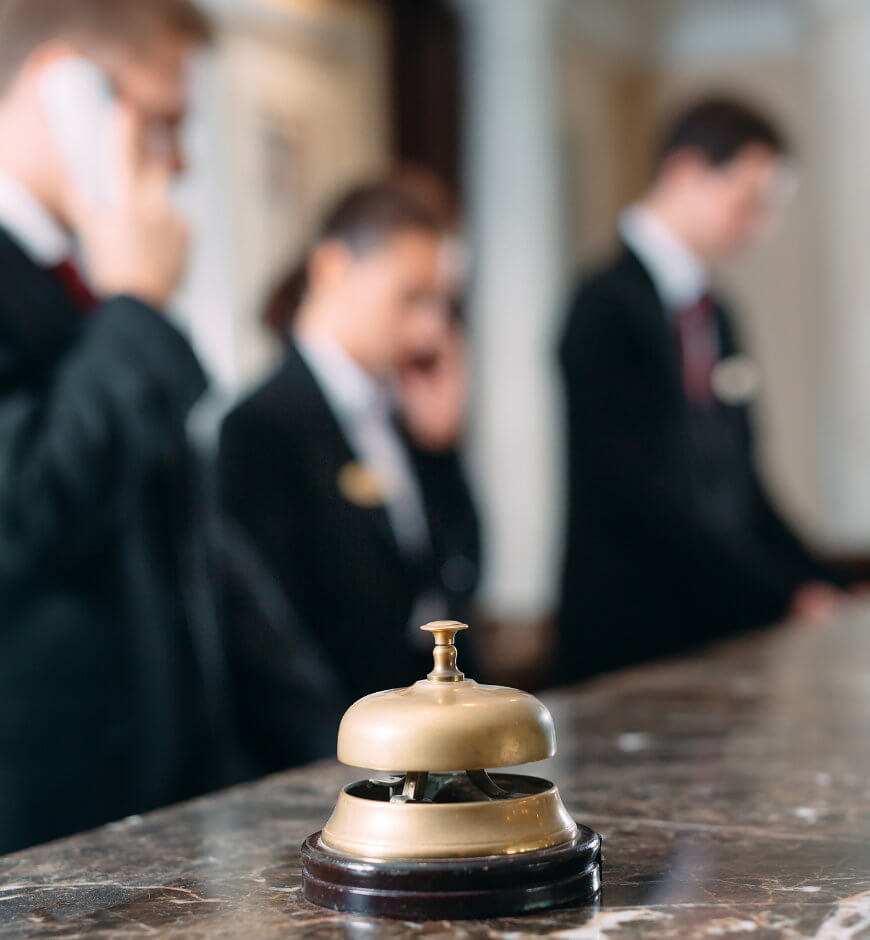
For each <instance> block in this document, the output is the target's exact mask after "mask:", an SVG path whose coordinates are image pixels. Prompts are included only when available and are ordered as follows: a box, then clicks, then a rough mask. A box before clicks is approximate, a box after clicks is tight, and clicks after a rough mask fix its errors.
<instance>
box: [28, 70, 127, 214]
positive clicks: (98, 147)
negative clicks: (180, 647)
mask: <svg viewBox="0 0 870 940" xmlns="http://www.w3.org/2000/svg"><path fill="white" fill-rule="evenodd" d="M39 92H40V97H41V101H42V107H43V112H44V114H45V119H46V121H47V122H48V125H49V127H50V129H51V132H52V134H53V135H54V139H55V142H56V144H57V147H58V150H59V152H60V157H61V160H62V161H63V164H64V167H65V168H66V171H67V173H68V174H69V176H70V180H71V182H72V184H73V185H74V186H75V187H76V188H77V189H78V190H79V192H80V193H81V194H82V195H83V196H84V197H85V198H86V199H89V200H91V201H92V202H93V203H94V204H95V205H106V204H107V203H109V202H110V201H111V199H112V197H113V195H114V192H113V190H114V188H115V182H116V180H117V173H116V167H115V159H114V158H115V154H114V149H113V143H114V128H115V118H116V113H117V112H116V102H115V96H114V94H113V92H112V87H111V83H110V82H109V79H108V78H107V76H106V75H105V74H104V73H103V72H102V71H101V70H100V69H99V68H98V67H97V66H96V65H94V64H93V63H92V62H91V61H90V60H88V59H85V58H83V57H80V56H68V57H66V58H63V59H59V60H58V61H57V62H53V63H52V64H51V65H49V66H47V67H46V68H45V70H44V71H43V73H42V75H41V76H40V79H39Z"/></svg>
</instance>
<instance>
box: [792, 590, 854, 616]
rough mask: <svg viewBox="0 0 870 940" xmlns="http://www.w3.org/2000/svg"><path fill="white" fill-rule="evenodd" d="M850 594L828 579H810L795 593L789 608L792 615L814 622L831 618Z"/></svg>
mask: <svg viewBox="0 0 870 940" xmlns="http://www.w3.org/2000/svg"><path fill="white" fill-rule="evenodd" d="M847 598H848V595H847V594H846V593H845V591H841V590H840V588H838V587H836V586H835V585H833V584H829V583H828V582H826V581H809V582H807V583H806V584H803V585H801V586H800V587H799V588H798V589H797V590H796V591H795V593H794V595H793V597H792V599H791V607H790V608H789V614H790V616H792V617H794V618H796V619H799V620H809V621H811V622H813V623H825V622H826V621H829V620H831V619H832V618H833V617H834V615H835V614H836V613H837V611H838V610H839V609H840V607H841V606H842V605H843V603H844V602H845V601H846V600H847Z"/></svg>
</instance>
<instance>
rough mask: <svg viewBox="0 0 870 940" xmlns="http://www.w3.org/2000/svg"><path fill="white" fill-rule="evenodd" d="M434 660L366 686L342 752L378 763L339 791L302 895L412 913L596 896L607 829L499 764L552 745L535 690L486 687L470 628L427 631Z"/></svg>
mask: <svg viewBox="0 0 870 940" xmlns="http://www.w3.org/2000/svg"><path fill="white" fill-rule="evenodd" d="M422 629H423V630H425V631H427V632H428V633H430V634H431V635H432V637H433V639H434V641H435V648H434V651H433V655H434V660H435V665H434V668H433V670H432V671H431V672H430V673H429V675H428V676H427V678H426V679H423V680H420V681H419V682H417V683H415V684H414V685H413V686H411V687H410V688H407V689H393V690H391V691H388V692H377V693H375V694H374V695H369V696H366V697H365V698H363V699H360V700H359V701H358V702H356V704H354V705H353V706H351V708H350V709H348V711H347V712H346V714H345V716H344V718H343V719H342V722H341V727H340V728H339V732H338V759H339V760H340V761H341V762H342V763H344V764H347V765H349V766H353V767H362V768H365V769H367V770H369V771H374V772H375V773H374V775H372V776H370V777H369V778H368V779H366V780H363V781H360V782H359V783H354V784H351V785H350V786H347V787H345V788H344V790H342V792H341V793H340V794H339V798H338V803H337V804H336V807H335V810H334V812H333V814H332V816H331V817H330V819H329V821H328V822H327V823H326V825H325V826H324V828H323V830H322V832H318V833H315V834H314V835H312V836H310V837H309V838H308V839H307V840H306V842H305V844H304V845H303V847H302V863H303V886H304V894H305V897H306V898H307V899H308V900H309V901H312V902H314V903H315V904H318V905H320V906H323V907H328V908H331V909H333V910H339V911H347V912H352V913H358V914H368V915H376V916H386V917H398V918H404V919H408V920H424V919H428V918H432V917H434V918H442V919H443V918H454V919H459V918H471V917H474V918H477V917H495V916H506V915H511V914H521V913H526V912H529V911H535V910H542V909H545V908H549V907H554V906H557V905H564V904H569V903H572V902H574V903H576V902H580V901H589V900H591V899H593V898H595V897H597V894H598V891H599V889H600V885H601V839H600V837H599V836H598V835H597V834H596V833H594V832H592V831H591V830H590V829H587V828H586V827H583V826H578V825H577V823H575V822H574V820H573V819H572V817H571V816H570V814H569V813H568V811H567V810H566V809H565V806H564V804H563V803H562V800H561V797H560V796H559V792H558V790H557V788H556V787H555V786H554V785H553V784H552V783H551V782H550V781H548V780H544V779H542V778H538V777H527V776H521V775H519V774H509V773H491V772H490V771H491V770H493V768H507V767H516V766H519V765H521V764H529V763H533V762H535V761H540V760H545V759H546V758H548V757H552V756H553V755H554V754H555V753H556V739H555V732H554V729H553V719H552V716H551V715H550V713H549V711H548V710H547V709H546V708H545V707H544V705H543V704H542V703H541V702H539V701H538V699H536V698H535V697H534V696H532V695H528V694H527V693H525V692H520V691H518V690H516V689H508V688H503V687H501V686H487V685H479V684H478V683H477V682H475V681H474V680H472V679H467V678H466V677H465V676H464V675H463V673H462V672H460V670H459V668H458V666H457V650H456V646H455V638H456V635H457V633H459V632H460V631H462V630H465V629H467V627H466V625H465V624H461V623H456V622H454V621H438V622H436V623H431V624H427V625H426V626H424V627H422Z"/></svg>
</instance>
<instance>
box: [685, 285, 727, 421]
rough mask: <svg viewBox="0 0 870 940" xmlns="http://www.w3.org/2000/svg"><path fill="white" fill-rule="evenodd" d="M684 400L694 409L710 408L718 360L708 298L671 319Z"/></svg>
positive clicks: (714, 325) (714, 327)
mask: <svg viewBox="0 0 870 940" xmlns="http://www.w3.org/2000/svg"><path fill="white" fill-rule="evenodd" d="M674 323H675V326H676V329H677V341H678V344H679V353H680V366H681V368H682V372H683V388H684V389H685V392H686V398H688V400H689V401H690V402H691V403H692V404H694V405H711V404H713V400H714V399H713V370H714V369H715V368H716V363H717V361H718V359H719V348H718V347H719V344H718V340H717V337H716V318H715V316H714V313H713V299H712V298H711V297H710V295H709V294H705V295H704V296H703V297H701V299H700V300H698V301H697V303H694V304H692V305H691V306H690V307H685V308H684V309H682V310H679V311H677V313H676V314H675V316H674Z"/></svg>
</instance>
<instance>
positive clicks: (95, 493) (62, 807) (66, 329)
mask: <svg viewBox="0 0 870 940" xmlns="http://www.w3.org/2000/svg"><path fill="white" fill-rule="evenodd" d="M0 283H2V285H3V289H2V291H0V610H2V615H0V806H2V807H3V809H2V812H0V853H2V852H4V851H11V850H13V849H17V848H20V847H22V846H25V845H28V844H32V843H35V842H39V841H43V840H46V839H50V838H54V837H58V836H62V835H65V834H67V833H70V832H73V831H77V830H80V829H83V828H86V827H91V826H94V825H97V824H100V823H103V822H106V821H108V820H111V819H115V818H118V817H120V816H123V815H125V814H128V813H134V812H141V811H144V810H148V809H151V808H153V807H155V806H158V805H160V804H163V803H167V802H170V801H174V800H177V799H181V798H183V797H186V796H188V795H191V794H193V793H196V792H198V791H201V790H203V789H205V788H207V787H209V786H212V785H214V784H215V783H217V782H219V780H220V776H219V775H218V772H217V757H216V753H217V745H216V741H215V740H214V733H215V727H214V722H213V721H212V718H213V717H214V715H213V713H212V712H211V710H210V708H209V704H208V703H209V696H210V695H211V696H212V697H221V696H222V689H221V686H220V681H219V678H220V677H219V675H218V674H217V673H215V672H214V671H213V669H212V667H213V666H214V664H215V662H216V661H217V660H218V659H219V655H220V651H219V649H218V646H219V643H217V642H216V639H215V633H214V620H213V611H211V610H208V609H207V604H206V601H205V599H206V598H207V586H206V585H204V584H203V583H202V577H201V574H202V570H203V564H201V562H202V559H201V557H200V550H201V548H202V544H201V542H200V541H199V540H198V538H197V536H196V519H195V513H194V511H193V505H192V500H191V493H192V491H193V490H194V489H195V487H194V485H193V481H192V476H191V465H190V462H189V460H188V451H187V447H186V437H185V421H186V418H187V414H188V412H189V410H190V408H191V406H192V405H193V403H194V402H195V400H196V399H197V398H198V397H199V395H200V394H201V392H202V391H203V389H204V388H205V378H204V376H203V372H202V370H201V368H200V366H199V364H198V362H197V360H196V358H195V357H194V354H193V352H192V351H191V348H190V346H189V345H188V343H187V341H186V340H185V339H184V338H183V337H182V336H181V335H180V334H179V333H178V332H177V331H176V330H175V328H174V327H173V326H171V325H170V324H169V322H167V320H166V319H165V318H164V317H163V316H161V315H159V314H158V313H156V312H155V311H154V310H152V309H150V308H148V307H147V306H145V305H143V304H141V303H139V302H138V301H136V300H133V299H130V298H118V299H115V300H112V301H110V302H108V303H106V304H105V305H104V306H103V307H102V309H101V310H99V311H98V312H97V313H96V314H94V315H93V316H92V317H90V318H87V319H86V318H84V317H83V316H82V313H81V311H80V310H78V309H77V308H76V306H75V305H74V303H73V302H72V300H71V299H70V297H69V296H68V295H67V293H66V291H65V289H64V287H63V286H62V284H61V282H60V280H58V279H57V278H56V276H55V275H54V274H52V273H50V272H47V271H45V270H42V269H40V268H38V267H36V266H35V265H34V264H33V263H32V262H31V261H30V259H29V258H28V257H26V256H25V254H24V253H23V252H22V251H21V250H20V249H19V248H18V246H17V245H16V244H15V243H14V242H13V241H12V240H11V239H10V238H9V237H8V236H7V235H6V234H5V233H3V232H0ZM211 704H215V702H214V701H212V702H211Z"/></svg>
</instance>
